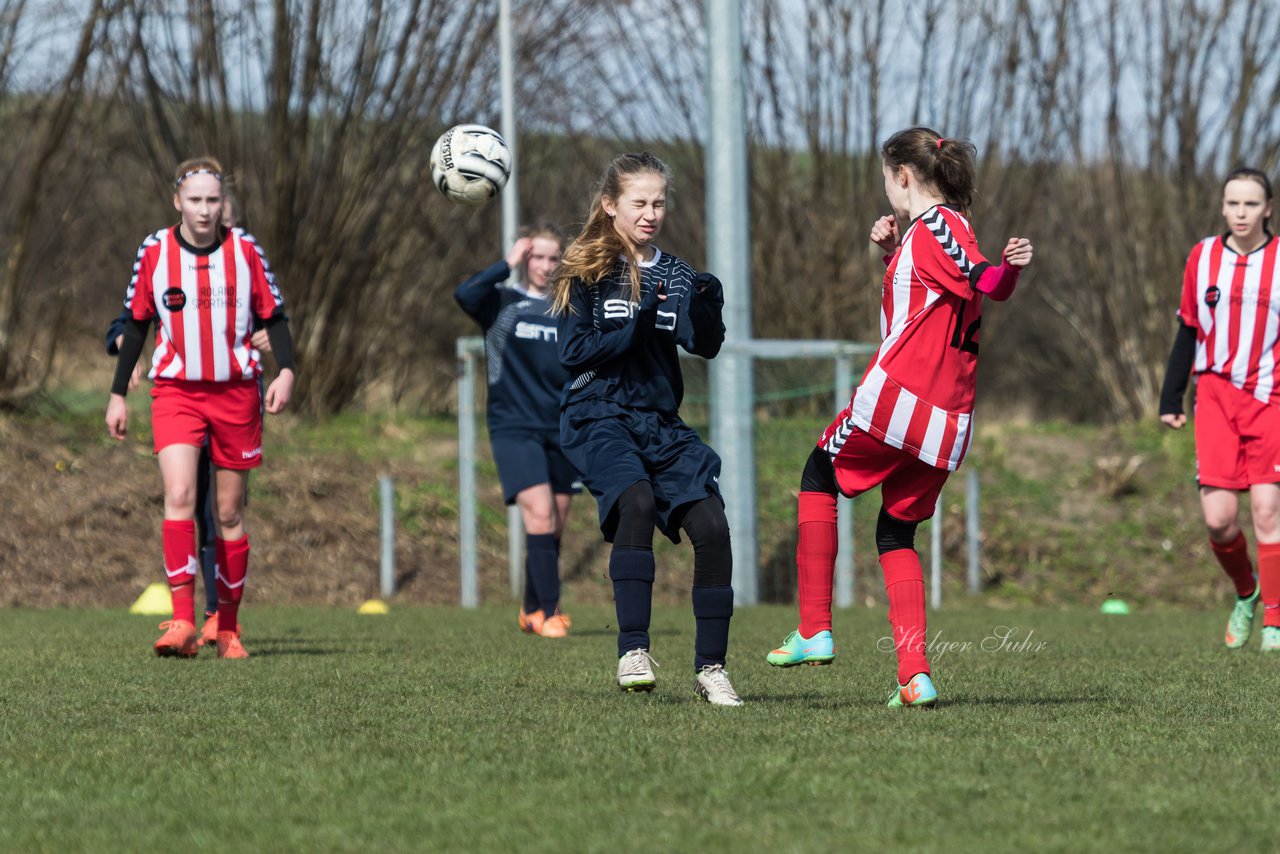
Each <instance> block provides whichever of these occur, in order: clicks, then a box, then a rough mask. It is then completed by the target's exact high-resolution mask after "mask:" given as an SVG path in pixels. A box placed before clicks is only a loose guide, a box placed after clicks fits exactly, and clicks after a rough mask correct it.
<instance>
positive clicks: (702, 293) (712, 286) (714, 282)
mask: <svg viewBox="0 0 1280 854" xmlns="http://www.w3.org/2000/svg"><path fill="white" fill-rule="evenodd" d="M693 290H694V292H695V293H696V294H697V295H698V296H699V297H705V298H706V299H709V300H711V301H713V302H719V303H721V304H722V305H723V304H724V285H722V284H720V280H719V279H717V278H716V277H715V276H713V275H711V274H710V273H699V274H698V275H697V276H695V277H694V279H693Z"/></svg>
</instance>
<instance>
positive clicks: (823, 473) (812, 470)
mask: <svg viewBox="0 0 1280 854" xmlns="http://www.w3.org/2000/svg"><path fill="white" fill-rule="evenodd" d="M800 491H801V492H825V493H826V494H827V495H836V494H838V493H839V491H840V490H839V487H838V485H837V484H836V468H835V466H834V465H833V464H832V462H831V455H830V454H828V453H827V452H826V451H824V450H823V449H822V448H820V447H815V448H814V449H813V453H811V454H809V459H808V460H807V461H806V462H805V464H804V472H803V473H802V474H801V475H800Z"/></svg>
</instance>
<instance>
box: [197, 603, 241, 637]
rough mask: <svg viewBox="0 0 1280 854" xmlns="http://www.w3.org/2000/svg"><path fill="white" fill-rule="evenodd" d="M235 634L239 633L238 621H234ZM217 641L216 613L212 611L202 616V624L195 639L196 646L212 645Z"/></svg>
mask: <svg viewBox="0 0 1280 854" xmlns="http://www.w3.org/2000/svg"><path fill="white" fill-rule="evenodd" d="M236 634H240V623H239V622H238V621H237V622H236ZM217 642H218V614H217V612H216V611H215V612H214V613H212V614H210V615H208V616H206V617H205V618H204V625H203V626H201V627H200V639H199V640H197V641H196V646H214V645H215V644H217Z"/></svg>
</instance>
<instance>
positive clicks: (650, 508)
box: [613, 480, 658, 549]
mask: <svg viewBox="0 0 1280 854" xmlns="http://www.w3.org/2000/svg"><path fill="white" fill-rule="evenodd" d="M613 512H614V513H615V514H617V525H616V526H615V529H614V536H613V544H614V545H615V546H621V547H624V548H637V549H652V548H653V527H654V522H655V520H656V518H657V512H658V511H657V504H656V503H655V502H654V500H653V486H652V484H650V483H649V481H647V480H642V481H638V482H636V483H633V484H632V485H631V486H629V487H628V488H627V490H626V491H625V492H623V493H622V495H620V496H619V497H618V502H617V504H616V505H615V506H614V508H613Z"/></svg>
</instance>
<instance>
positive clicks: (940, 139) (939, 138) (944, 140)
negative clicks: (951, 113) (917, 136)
mask: <svg viewBox="0 0 1280 854" xmlns="http://www.w3.org/2000/svg"><path fill="white" fill-rule="evenodd" d="M946 141H947V138H946V137H945V136H940V137H938V148H942V143H944V142H946Z"/></svg>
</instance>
